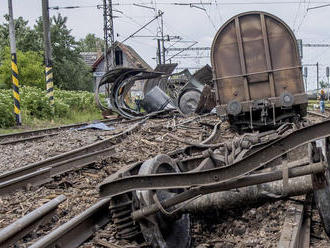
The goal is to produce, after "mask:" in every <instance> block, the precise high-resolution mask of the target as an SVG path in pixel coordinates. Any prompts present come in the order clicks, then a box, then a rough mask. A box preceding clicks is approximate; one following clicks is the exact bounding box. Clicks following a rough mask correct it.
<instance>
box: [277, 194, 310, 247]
mask: <svg viewBox="0 0 330 248" xmlns="http://www.w3.org/2000/svg"><path fill="white" fill-rule="evenodd" d="M308 197H309V196H306V195H305V196H304V199H302V200H303V201H304V202H303V203H301V202H299V201H295V202H291V204H290V205H289V207H288V208H287V211H286V218H285V221H284V224H283V228H282V231H281V237H280V240H279V243H278V247H281V248H298V247H299V248H309V245H310V244H309V237H310V220H308V217H309V218H310V216H308V213H307V211H308V210H310V207H311V199H308ZM297 200H300V199H297ZM306 214H307V216H306Z"/></svg>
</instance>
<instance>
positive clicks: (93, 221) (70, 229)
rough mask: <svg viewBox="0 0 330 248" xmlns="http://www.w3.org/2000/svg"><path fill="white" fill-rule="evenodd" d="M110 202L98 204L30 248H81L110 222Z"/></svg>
mask: <svg viewBox="0 0 330 248" xmlns="http://www.w3.org/2000/svg"><path fill="white" fill-rule="evenodd" d="M109 201H110V200H109V199H103V200H101V201H99V202H97V203H96V204H94V205H93V206H91V207H90V208H88V209H87V210H85V211H84V212H82V213H81V214H79V215H78V216H76V217H74V218H73V219H71V220H70V221H68V222H66V223H65V224H63V225H62V226H60V227H58V228H57V229H55V230H54V231H52V232H51V233H49V234H48V235H46V236H44V237H42V238H41V239H39V240H38V241H37V242H36V243H34V244H33V245H31V246H30V248H43V247H63V248H64V247H66V248H72V247H79V245H80V244H81V243H83V242H84V241H85V240H86V239H88V238H89V237H90V236H91V235H92V234H93V233H94V232H95V231H96V230H97V229H98V228H99V227H102V226H103V225H105V224H107V223H108V222H109V221H110V214H109ZM79 227H80V228H79Z"/></svg>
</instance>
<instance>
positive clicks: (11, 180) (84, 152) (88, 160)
mask: <svg viewBox="0 0 330 248" xmlns="http://www.w3.org/2000/svg"><path fill="white" fill-rule="evenodd" d="M144 122H145V120H142V121H140V122H138V123H136V124H134V125H132V126H131V127H130V128H128V129H126V130H125V131H123V132H121V133H120V134H117V135H114V136H112V137H110V138H108V139H106V140H103V141H99V142H96V143H94V144H91V145H88V146H85V147H82V148H79V149H76V150H73V151H71V152H66V153H63V154H60V155H58V156H54V157H52V158H49V159H46V160H43V161H40V162H37V163H33V164H30V165H26V166H23V167H21V168H17V169H15V170H12V171H9V172H6V173H4V174H1V175H0V195H2V194H7V193H10V192H12V191H15V190H18V189H22V188H24V187H26V186H28V185H32V186H38V185H41V184H43V183H45V182H47V181H49V180H50V179H51V178H52V177H54V176H56V175H59V174H62V173H64V172H68V171H71V170H74V169H79V168H82V167H84V166H87V165H89V164H92V163H94V162H96V161H97V160H98V159H99V157H102V156H108V155H109V154H113V153H114V152H115V147H116V146H115V145H113V143H118V142H120V141H121V140H122V139H123V138H124V137H125V136H126V135H128V134H129V133H131V132H133V131H134V130H136V129H137V128H138V127H139V126H140V125H141V124H143V123H144ZM109 146H110V147H109ZM41 174H42V176H38V175H41Z"/></svg>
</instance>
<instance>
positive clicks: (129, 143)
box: [0, 119, 326, 247]
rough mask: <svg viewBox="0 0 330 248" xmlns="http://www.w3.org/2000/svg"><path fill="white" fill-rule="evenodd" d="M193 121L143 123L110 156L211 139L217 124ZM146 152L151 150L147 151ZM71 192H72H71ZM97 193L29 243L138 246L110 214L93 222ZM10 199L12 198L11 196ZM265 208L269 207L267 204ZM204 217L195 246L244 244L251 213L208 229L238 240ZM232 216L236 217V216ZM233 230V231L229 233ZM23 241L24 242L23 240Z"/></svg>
mask: <svg viewBox="0 0 330 248" xmlns="http://www.w3.org/2000/svg"><path fill="white" fill-rule="evenodd" d="M200 122H201V123H202V122H203V121H200ZM204 122H205V121H204ZM208 122H209V123H210V122H211V121H208ZM196 123H197V122H196ZM211 123H212V122H211ZM190 124H192V122H189V120H188V121H187V122H186V123H184V121H175V120H174V119H170V120H166V121H160V122H159V123H153V124H152V125H150V126H149V128H146V127H145V125H143V127H142V128H141V129H139V130H136V132H133V133H132V135H129V136H127V137H126V139H121V143H118V144H117V145H116V147H115V150H116V153H114V154H112V155H111V157H113V158H112V164H117V165H116V168H117V169H120V167H121V166H122V165H123V163H124V164H125V163H130V162H134V161H136V159H135V156H137V158H139V159H146V158H147V157H150V156H151V157H152V156H153V154H158V153H162V152H164V151H168V150H169V149H172V150H175V149H177V148H179V147H180V146H181V147H182V145H183V144H184V143H183V142H190V143H200V142H201V140H206V139H208V137H212V136H213V135H212V133H213V130H214V128H210V127H208V128H207V130H208V135H206V136H204V138H201V137H200V136H199V135H198V133H199V134H200V130H198V129H197V127H194V125H190ZM216 124H217V122H216V121H213V125H211V127H212V126H213V127H215V126H216ZM195 128H196V129H195ZM175 129H176V130H175ZM219 129H220V130H219V133H221V135H222V137H227V138H228V139H232V138H233V137H234V136H233V135H232V133H230V132H228V131H227V130H226V127H221V128H219ZM188 130H189V131H188ZM190 131H191V132H192V131H195V134H194V135H193V136H191V138H190V139H187V137H189V132H190ZM141 132H142V133H143V136H141ZM172 132H173V133H174V134H175V136H177V137H180V136H181V137H185V139H182V138H181V139H182V140H181V141H178V140H176V139H174V138H172V137H171V136H168V135H166V134H167V133H172ZM161 138H162V139H161ZM215 138H217V137H215ZM137 140H139V141H140V142H137ZM217 141H219V140H214V141H213V142H217ZM163 143H166V144H164V146H163V147H160V148H158V147H157V145H158V144H163ZM147 152H148V153H149V154H147ZM143 153H144V155H143V156H142V157H141V154H143ZM137 154H139V155H137ZM132 158H134V160H133V161H132ZM116 161H117V162H116ZM118 161H120V162H118ZM88 171H89V170H87V173H86V175H87V176H86V177H87V178H90V177H89V176H88V175H89V174H91V172H88ZM91 171H94V169H91ZM77 173H81V172H79V171H77V172H74V173H73V174H77ZM82 173H84V172H82ZM110 173H113V171H111V172H110ZM68 175H69V176H65V177H63V180H62V181H61V183H62V182H64V184H68V183H70V182H67V180H69V179H66V178H67V177H68V178H70V177H71V176H70V175H72V173H69V174H68ZM86 177H82V180H85V179H84V178H86ZM87 178H86V179H87ZM97 181H98V182H100V181H102V179H98V180H97ZM52 184H54V182H53V183H48V184H44V185H52ZM71 184H72V183H71ZM57 185H60V184H57ZM73 185H75V183H73ZM94 185H95V184H94ZM48 187H49V186H48ZM61 187H63V186H61ZM68 187H72V186H68ZM73 187H76V186H73ZM40 189H41V191H43V190H44V188H40ZM89 190H90V189H86V188H85V189H84V188H82V191H87V192H88V191H89ZM57 191H58V189H56V192H57ZM46 192H47V191H46ZM61 192H64V193H65V192H71V191H69V190H68V189H65V188H64V189H63V191H61ZM93 192H94V193H93V194H95V195H96V192H95V191H93ZM31 193H32V192H31ZM13 194H14V195H20V192H17V193H10V194H9V195H8V196H3V198H2V199H8V198H9V197H12V196H13ZM25 194H26V193H25ZM28 194H30V193H29V191H28ZM47 194H49V193H47ZM70 194H72V193H70ZM94 197H95V196H93V203H92V205H91V206H85V205H83V207H82V208H81V209H80V211H79V212H75V214H74V215H70V216H71V218H70V219H71V220H72V221H70V219H66V221H64V220H63V221H61V223H59V224H63V223H64V222H67V223H70V224H64V226H61V225H56V226H54V225H52V230H53V231H50V230H49V231H47V232H45V234H46V235H45V236H42V237H40V238H41V239H40V240H39V241H37V239H36V238H33V239H32V240H31V239H29V241H28V244H29V245H33V246H32V247H48V246H50V245H54V244H57V245H59V246H61V247H78V246H79V245H81V244H82V245H81V246H82V247H90V245H93V246H95V247H126V245H130V247H139V246H138V245H137V244H134V243H131V242H125V241H118V240H116V239H114V238H113V237H114V236H115V230H114V228H113V224H112V222H111V221H110V220H109V219H107V217H100V222H99V223H101V224H95V223H94V224H95V225H90V224H91V223H90V221H91V219H95V216H94V217H91V218H89V217H88V216H93V214H92V213H91V212H89V214H86V213H88V209H94V210H95V212H94V211H92V212H93V213H95V215H96V216H99V214H97V212H98V210H97V209H98V207H95V206H96V205H95V204H98V200H97V198H94ZM0 199H1V198H0ZM70 199H71V200H70ZM72 199H73V198H72V196H70V198H69V200H68V201H72ZM8 202H10V200H9V201H8ZM66 202H67V201H66ZM66 202H64V203H62V204H61V205H65V204H67V203H66ZM282 202H283V201H282ZM100 204H101V203H100ZM104 204H108V203H104ZM101 205H102V204H101ZM283 205H284V204H283ZM268 206H269V207H271V206H272V204H269V205H268ZM277 206H281V205H277ZM93 207H95V208H93ZM262 207H263V206H259V207H258V210H257V215H258V211H259V208H262ZM108 209H109V208H108V207H106V208H103V210H102V211H101V212H102V213H108ZM266 209H267V207H266ZM270 209H273V211H275V212H276V211H277V210H278V209H277V208H276V207H275V208H273V207H272V208H270ZM279 209H280V208H279ZM86 211H87V212H86ZM89 211H91V210H89ZM246 211H250V210H248V209H247V210H246ZM251 211H252V210H251ZM283 211H284V209H283ZM58 212H59V215H61V212H62V210H61V208H60V209H58ZM101 212H99V213H101ZM83 213H84V214H83ZM267 213H268V214H271V210H270V212H267ZM229 215H230V214H229ZM243 215H244V213H243ZM74 216H76V217H74ZM83 216H85V217H83ZM230 216H233V215H230ZM254 216H255V215H254ZM202 218H204V215H202V216H201V217H200V218H199V219H198V218H197V221H196V222H195V223H194V224H193V233H192V235H193V236H194V246H193V247H197V246H198V245H202V244H205V246H200V247H219V246H215V245H216V244H217V245H219V244H224V245H227V246H228V245H229V246H228V247H236V246H235V243H231V242H238V243H242V244H244V241H242V240H241V241H239V239H238V236H240V233H242V232H243V229H242V230H241V229H240V226H239V224H237V223H246V218H248V217H242V220H240V219H239V218H238V219H237V220H234V222H233V226H234V227H235V228H234V229H233V230H232V231H230V227H229V226H230V224H228V225H227V224H226V222H227V221H228V222H229V223H230V220H228V219H224V220H225V222H224V223H221V224H213V228H212V227H209V229H206V230H207V231H209V232H214V228H222V229H221V230H222V232H223V233H226V234H228V235H234V236H235V237H237V240H235V239H234V240H232V241H231V242H225V240H226V239H227V240H230V238H229V236H225V237H223V238H216V234H214V235H210V236H209V235H207V233H206V232H205V231H201V230H203V225H202V227H200V223H201V219H202ZM231 218H234V216H233V217H231ZM251 218H253V216H251ZM258 218H259V217H258ZM276 218H277V217H276ZM213 219H214V217H213ZM244 219H245V220H244ZM97 220H99V219H97ZM109 221H110V222H109ZM235 221H236V222H235ZM270 221H272V219H270ZM217 222H219V220H217ZM278 222H279V223H280V224H281V221H278ZM283 222H284V220H283ZM103 223H104V224H103ZM0 224H1V223H0ZM106 224H107V225H106ZM89 225H90V226H89ZM104 225H105V227H104V228H101V226H102V227H103V226H104ZM244 225H246V224H244ZM225 226H226V227H225ZM279 226H280V227H279V231H278V232H279V233H280V228H281V225H279ZM82 227H84V228H83V229H84V230H86V232H84V233H83V232H82V231H81V228H82ZM223 228H224V229H223ZM256 229H257V228H256ZM69 230H72V233H75V235H73V236H71V234H70V233H71V232H70V231H69ZM198 230H199V231H198ZM38 232H40V233H44V232H43V231H40V229H39V231H38ZM230 232H231V234H230ZM233 232H234V233H233ZM251 232H252V233H253V234H254V235H255V233H256V232H257V231H256V230H253V231H252V230H251ZM244 233H245V234H244V235H248V233H249V229H246V230H245V232H244ZM92 235H94V238H93V239H91V240H90V241H88V242H87V243H86V244H83V242H85V240H86V239H87V238H86V237H87V236H88V237H91V236H92ZM268 235H272V233H269V234H268ZM277 236H278V237H277ZM218 237H222V235H220V236H218ZM276 237H277V238H276ZM69 240H72V242H69ZM21 242H22V241H21ZM249 242H250V244H254V243H253V242H254V241H253V240H252V241H249ZM265 242H272V244H273V246H269V247H275V246H277V244H278V242H279V235H278V234H277V235H275V236H274V237H273V238H271V239H269V241H265ZM21 244H24V242H23V243H21ZM63 244H67V246H65V245H63ZM230 244H234V245H232V246H230ZM245 244H246V243H245ZM227 246H226V247H227ZM220 247H221V246H220ZM237 247H238V246H237ZM241 247H246V246H241ZM325 247H326V246H325Z"/></svg>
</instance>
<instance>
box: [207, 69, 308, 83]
mask: <svg viewBox="0 0 330 248" xmlns="http://www.w3.org/2000/svg"><path fill="white" fill-rule="evenodd" d="M300 68H301V66H300V65H299V66H292V67H286V68H279V69H275V70H266V71H258V72H252V73H247V74H241V75H234V76H228V77H220V78H214V79H213V80H222V79H230V78H238V77H248V76H252V75H258V74H262V73H271V72H278V71H287V70H294V69H300Z"/></svg>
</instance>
